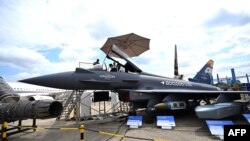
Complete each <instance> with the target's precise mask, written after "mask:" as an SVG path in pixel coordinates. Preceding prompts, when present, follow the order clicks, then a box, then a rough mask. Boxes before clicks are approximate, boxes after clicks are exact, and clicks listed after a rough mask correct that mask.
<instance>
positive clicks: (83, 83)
mask: <svg viewBox="0 0 250 141" xmlns="http://www.w3.org/2000/svg"><path fill="white" fill-rule="evenodd" d="M110 52H112V54H114V55H115V56H116V57H119V58H120V59H123V60H124V61H125V63H120V62H119V61H117V59H116V58H114V57H112V56H110V55H109V54H107V58H108V59H110V60H112V61H114V63H116V64H117V66H118V67H117V69H116V70H115V71H107V70H108V69H107V68H104V69H103V68H93V69H83V68H76V70H75V71H70V72H62V73H56V74H51V75H45V76H39V77H34V78H29V79H24V80H21V82H25V83H30V84H36V85H42V86H48V87H54V88H60V89H73V90H80V89H81V90H113V91H116V92H118V94H119V99H120V100H121V101H129V102H131V103H132V104H133V108H134V110H135V109H138V108H147V111H148V112H151V111H154V110H155V109H156V108H163V109H169V110H180V109H188V108H190V107H193V106H197V105H199V102H200V100H205V101H206V102H207V105H200V106H197V107H196V110H195V111H196V114H197V115H198V117H200V118H213V119H219V118H225V117H229V116H233V115H236V114H239V113H242V112H244V111H243V109H244V108H243V107H245V106H246V103H244V104H242V103H240V104H236V103H235V102H234V100H237V99H240V94H241V93H249V92H248V91H221V89H220V88H218V87H215V86H212V85H208V84H203V83H196V82H189V81H184V80H177V79H173V78H168V77H164V76H159V75H155V74H150V73H146V72H143V71H142V70H141V69H140V68H139V67H138V66H137V65H135V63H134V62H133V61H132V60H131V59H130V58H129V57H128V55H127V54H126V53H124V52H122V51H121V50H120V49H119V48H118V47H117V46H115V45H113V46H112V47H111V50H110ZM210 62H211V61H210ZM209 64H211V63H209ZM105 66H106V65H105ZM121 67H122V68H124V69H125V72H120V71H119V70H121V69H120V68H121ZM111 70H112V69H111ZM204 71H207V69H205V70H204ZM208 72H209V71H208ZM214 98H217V101H216V102H217V103H216V104H213V105H212V104H211V103H210V101H209V100H210V99H214ZM245 109H246V108H245ZM222 113H223V114H222ZM211 115H212V116H211Z"/></svg>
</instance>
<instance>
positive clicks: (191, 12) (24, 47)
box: [0, 0, 250, 81]
mask: <svg viewBox="0 0 250 141" xmlns="http://www.w3.org/2000/svg"><path fill="white" fill-rule="evenodd" d="M249 5H250V2H249V1H248V0H237V1H235V0H220V1H218V0H204V1H200V0H189V1H185V0H183V1H181V0H175V1H170V0H157V1H153V0H148V1H145V0H136V1H135V0H120V1H117V0H105V1H100V0H99V1H97V0H91V1H87V0H36V1H34V0H25V1H21V0H8V1H6V0H0V19H1V22H0V75H1V76H3V77H4V78H5V79H6V80H7V81H17V80H20V79H24V78H29V77H33V76H39V75H44V74H50V73H55V72H62V71H68V70H74V69H75V67H77V66H78V62H80V61H81V62H94V61H95V60H96V59H97V58H100V59H101V60H102V59H104V54H103V52H102V51H101V50H100V47H101V46H102V45H103V44H104V42H105V41H106V39H107V38H108V37H112V36H118V35H123V34H127V33H131V32H133V33H136V34H139V35H141V36H144V37H147V38H150V39H151V41H150V50H149V51H147V52H145V53H143V54H142V55H141V56H139V57H137V58H136V59H135V61H136V62H137V63H138V64H139V65H140V68H142V69H143V70H144V71H146V72H151V73H156V74H160V75H164V76H169V77H172V76H173V62H174V45H175V44H177V47H178V60H179V72H180V73H181V74H184V76H185V78H187V77H193V76H194V75H195V73H196V72H197V71H198V70H199V69H200V68H201V67H202V66H203V65H204V64H205V63H206V62H207V61H208V60H209V59H213V60H214V61H215V64H214V71H213V73H214V77H215V78H216V74H217V73H218V74H219V75H220V77H225V76H231V74H230V69H231V68H232V67H234V68H235V72H236V75H238V76H241V75H245V74H246V73H248V74H250V62H249V60H250V36H249V35H250V9H249Z"/></svg>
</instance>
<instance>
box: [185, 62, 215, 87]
mask: <svg viewBox="0 0 250 141" xmlns="http://www.w3.org/2000/svg"><path fill="white" fill-rule="evenodd" d="M213 65H214V61H213V60H209V61H208V62H207V63H206V64H205V65H204V66H203V68H202V69H201V70H200V71H199V72H198V73H197V74H196V75H195V76H194V78H189V79H188V80H189V81H191V82H197V83H204V84H211V85H213V83H214V82H213V75H212V72H213Z"/></svg>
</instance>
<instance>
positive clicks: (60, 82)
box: [19, 71, 75, 89]
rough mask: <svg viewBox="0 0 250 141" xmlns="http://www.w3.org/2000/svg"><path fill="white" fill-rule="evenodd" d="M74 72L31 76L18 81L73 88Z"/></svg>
mask: <svg viewBox="0 0 250 141" xmlns="http://www.w3.org/2000/svg"><path fill="white" fill-rule="evenodd" d="M73 73H74V72H73V71H72V72H63V73H56V74H50V75H44V76H38V77H33V78H29V79H24V80H20V81H19V82H24V83H29V84H34V85H40V86H46V87H52V88H59V89H75V87H74V83H73V82H74V74H73Z"/></svg>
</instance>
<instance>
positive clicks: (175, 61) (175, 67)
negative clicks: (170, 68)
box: [174, 45, 179, 76]
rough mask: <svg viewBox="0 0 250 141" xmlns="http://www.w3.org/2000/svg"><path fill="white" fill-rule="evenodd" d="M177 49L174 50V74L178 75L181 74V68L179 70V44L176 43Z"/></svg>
mask: <svg viewBox="0 0 250 141" xmlns="http://www.w3.org/2000/svg"><path fill="white" fill-rule="evenodd" d="M174 47H175V50H174V75H175V76H178V75H179V70H178V60H177V46H176V45H175V46H174Z"/></svg>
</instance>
